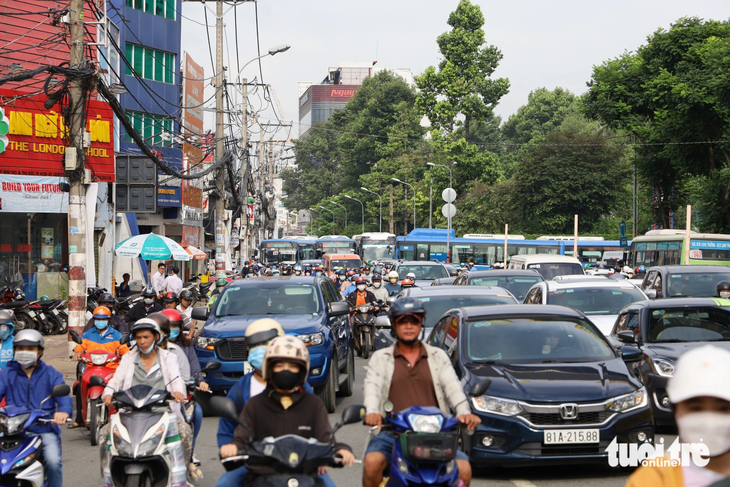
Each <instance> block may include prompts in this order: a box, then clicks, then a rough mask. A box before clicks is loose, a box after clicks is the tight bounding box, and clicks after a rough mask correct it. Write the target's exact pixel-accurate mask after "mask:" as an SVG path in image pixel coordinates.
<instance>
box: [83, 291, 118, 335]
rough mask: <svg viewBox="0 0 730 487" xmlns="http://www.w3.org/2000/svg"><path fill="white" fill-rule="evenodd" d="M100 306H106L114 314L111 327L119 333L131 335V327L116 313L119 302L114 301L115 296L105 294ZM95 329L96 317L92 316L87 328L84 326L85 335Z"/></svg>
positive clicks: (110, 322) (102, 296)
mask: <svg viewBox="0 0 730 487" xmlns="http://www.w3.org/2000/svg"><path fill="white" fill-rule="evenodd" d="M98 303H99V306H106V307H107V308H108V309H109V312H110V313H111V314H112V318H111V319H110V320H109V325H110V326H111V327H112V328H114V329H115V330H117V331H118V332H119V333H121V334H122V335H124V334H125V333H129V325H128V324H127V321H126V320H125V319H124V318H122V317H121V316H119V315H118V314H117V313H116V308H117V300H116V299H114V296H112V295H111V293H104V294H102V295H101V296H100V297H99V301H98ZM93 328H94V317H93V316H92V317H91V319H89V321H88V322H87V323H86V326H84V333H86V332H87V331H89V330H91V329H93Z"/></svg>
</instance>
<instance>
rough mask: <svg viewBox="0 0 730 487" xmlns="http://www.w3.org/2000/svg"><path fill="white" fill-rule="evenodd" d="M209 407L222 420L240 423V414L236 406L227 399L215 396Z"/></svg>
mask: <svg viewBox="0 0 730 487" xmlns="http://www.w3.org/2000/svg"><path fill="white" fill-rule="evenodd" d="M208 406H209V407H210V410H211V411H213V413H214V414H215V415H216V416H220V417H221V418H226V419H228V420H230V421H233V422H234V423H238V412H237V411H236V405H235V404H234V403H233V401H231V400H230V399H228V398H227V397H223V396H213V397H211V398H210V401H209V403H208Z"/></svg>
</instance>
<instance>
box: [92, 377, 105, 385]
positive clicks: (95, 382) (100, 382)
mask: <svg viewBox="0 0 730 487" xmlns="http://www.w3.org/2000/svg"><path fill="white" fill-rule="evenodd" d="M89 385H90V386H105V385H106V384H105V383H104V379H103V378H102V377H101V376H100V375H92V376H91V378H90V379H89Z"/></svg>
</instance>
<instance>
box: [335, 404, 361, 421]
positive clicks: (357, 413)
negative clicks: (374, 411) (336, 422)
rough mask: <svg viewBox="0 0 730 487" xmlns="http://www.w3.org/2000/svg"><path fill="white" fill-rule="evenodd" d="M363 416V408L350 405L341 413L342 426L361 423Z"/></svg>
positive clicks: (357, 405)
mask: <svg viewBox="0 0 730 487" xmlns="http://www.w3.org/2000/svg"><path fill="white" fill-rule="evenodd" d="M364 416H365V406H363V405H362V404H350V405H349V406H347V407H346V408H345V410H344V411H342V419H341V421H340V422H341V423H342V424H355V423H359V422H360V421H362V418H363V417H364Z"/></svg>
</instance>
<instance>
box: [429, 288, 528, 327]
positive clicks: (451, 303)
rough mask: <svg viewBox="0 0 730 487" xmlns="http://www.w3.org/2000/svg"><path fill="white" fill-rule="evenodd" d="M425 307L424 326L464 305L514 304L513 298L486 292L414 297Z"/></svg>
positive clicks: (434, 323)
mask: <svg viewBox="0 0 730 487" xmlns="http://www.w3.org/2000/svg"><path fill="white" fill-rule="evenodd" d="M416 299H417V300H419V301H420V302H422V303H423V307H424V308H426V319H425V320H424V322H423V326H424V327H425V328H431V327H433V326H435V325H436V323H437V322H438V320H439V319H441V317H442V316H443V315H444V313H446V312H447V311H448V310H450V309H454V308H463V307H465V306H493V305H496V304H516V303H517V302H516V301H515V299H514V298H513V297H512V296H510V295H508V294H507V293H504V294H488V295H484V296H464V295H461V294H452V295H450V296H423V297H416Z"/></svg>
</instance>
